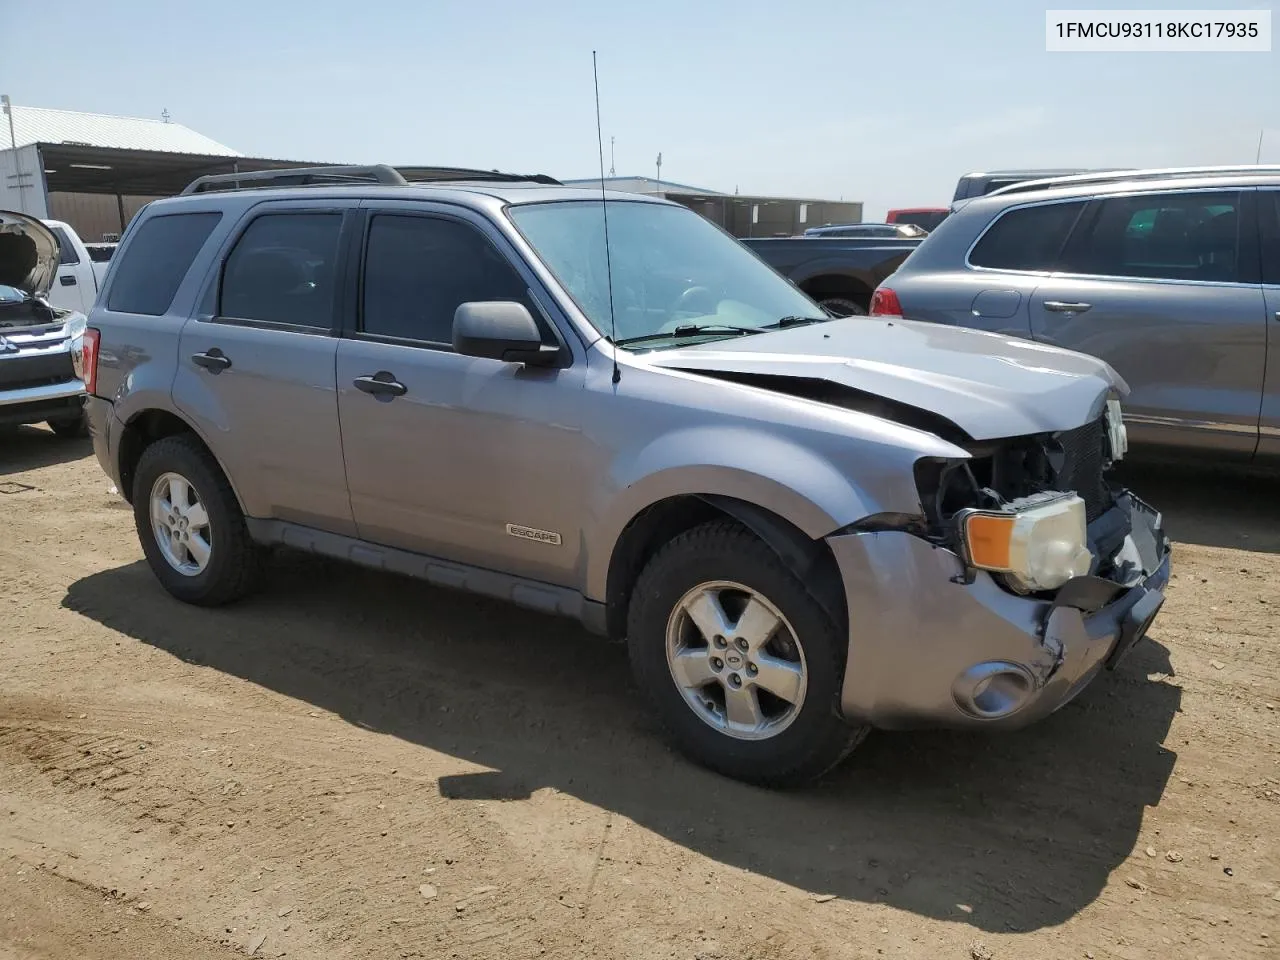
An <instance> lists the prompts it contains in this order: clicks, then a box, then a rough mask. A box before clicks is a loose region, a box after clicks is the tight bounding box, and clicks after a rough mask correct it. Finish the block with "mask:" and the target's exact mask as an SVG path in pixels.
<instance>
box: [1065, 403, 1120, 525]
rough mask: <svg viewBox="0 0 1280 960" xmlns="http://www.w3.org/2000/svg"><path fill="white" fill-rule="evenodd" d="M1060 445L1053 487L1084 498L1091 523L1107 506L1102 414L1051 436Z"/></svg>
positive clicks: (1104, 434)
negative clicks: (1060, 459) (1058, 461)
mask: <svg viewBox="0 0 1280 960" xmlns="http://www.w3.org/2000/svg"><path fill="white" fill-rule="evenodd" d="M1055 439H1056V440H1057V442H1058V444H1059V446H1060V447H1061V451H1062V453H1061V456H1062V461H1061V466H1060V467H1059V468H1058V470H1057V475H1058V477H1057V486H1058V487H1059V488H1060V489H1063V490H1074V491H1075V492H1076V494H1077V495H1078V496H1079V497H1080V498H1081V499H1082V500H1083V501H1084V505H1085V513H1086V515H1087V516H1088V519H1089V522H1090V523H1092V522H1093V521H1094V520H1096V519H1097V518H1098V517H1100V516H1102V515H1103V514H1104V513H1106V511H1107V509H1108V508H1109V507H1110V506H1111V492H1110V491H1109V490H1108V489H1107V482H1106V480H1105V479H1104V478H1103V467H1104V465H1105V464H1106V461H1107V443H1108V437H1107V425H1106V422H1105V420H1104V419H1103V418H1102V417H1099V418H1098V419H1097V420H1094V421H1093V422H1092V423H1086V424H1085V425H1084V426H1083V427H1076V428H1075V429H1074V430H1063V431H1062V432H1061V433H1059V434H1058V435H1057V437H1056V438H1055Z"/></svg>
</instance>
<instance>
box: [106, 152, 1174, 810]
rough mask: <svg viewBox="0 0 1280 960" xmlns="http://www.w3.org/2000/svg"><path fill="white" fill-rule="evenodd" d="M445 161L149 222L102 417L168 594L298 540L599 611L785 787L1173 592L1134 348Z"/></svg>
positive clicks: (112, 292) (117, 311)
mask: <svg viewBox="0 0 1280 960" xmlns="http://www.w3.org/2000/svg"><path fill="white" fill-rule="evenodd" d="M416 177H417V180H418V182H414V183H409V182H407V181H406V179H405V177H404V176H402V175H401V172H400V171H397V170H394V169H392V168H389V167H373V168H338V169H334V168H322V169H319V170H310V171H308V170H303V171H296V170H294V171H281V172H273V173H264V174H260V175H241V176H240V177H239V178H238V179H237V178H234V177H231V178H228V177H215V178H213V179H204V180H202V181H197V182H196V183H194V184H192V185H191V186H190V187H188V188H187V190H186V191H185V192H184V193H185V195H183V196H180V197H175V198H170V199H166V200H161V201H156V202H154V203H152V204H150V205H149V206H147V207H146V208H145V209H144V210H143V211H142V212H141V213H140V214H139V215H138V217H137V218H136V219H135V220H134V222H133V223H132V224H131V225H130V227H129V229H128V231H127V233H126V235H125V236H124V237H123V238H122V240H121V242H120V248H119V252H118V253H117V254H116V256H115V258H114V261H115V262H114V263H113V266H112V270H111V273H110V275H109V277H108V278H107V281H106V285H105V287H104V290H103V292H102V295H101V296H100V297H99V300H98V303H97V306H96V307H95V308H94V310H93V313H92V316H91V317H90V327H89V330H88V331H87V333H86V335H85V344H84V355H85V367H86V370H87V374H86V376H87V386H88V390H89V392H90V394H91V395H92V396H91V399H90V401H89V405H90V420H91V430H92V434H93V439H94V446H95V449H96V452H97V456H98V458H99V460H100V461H101V464H102V466H103V468H104V469H105V470H106V472H107V473H108V474H109V475H110V476H111V477H112V479H114V480H115V481H116V482H117V484H118V486H119V489H120V490H121V491H122V493H123V495H124V497H125V498H127V499H128V500H129V501H130V502H131V503H132V505H133V510H134V515H135V518H136V522H137V529H138V535H139V537H140V539H141V543H142V548H143V550H144V551H145V554H146V557H147V561H148V562H149V564H150V566H151V568H152V570H153V571H154V572H155V575H156V577H157V578H158V579H159V580H160V582H161V583H162V584H163V585H164V587H165V588H166V589H167V590H169V592H170V593H172V594H173V595H174V596H176V597H178V598H180V599H182V600H185V601H188V602H190V603H195V604H219V603H225V602H227V601H230V600H233V599H235V598H237V597H239V596H241V595H243V594H245V593H246V591H248V590H250V589H252V588H254V587H256V586H257V585H258V584H259V582H260V580H261V577H262V561H263V558H264V555H265V553H266V551H267V548H269V547H272V546H276V545H284V546H287V547H294V548H299V549H302V550H309V551H313V552H316V553H321V554H326V555H328V556H332V557H337V558H340V559H342V560H348V561H353V562H355V563H359V564H364V565H367V566H370V567H375V568H378V569H384V570H389V571H395V572H398V573H401V574H406V575H409V576H412V577H419V578H421V579H423V580H425V581H427V582H429V583H433V584H438V585H442V586H448V587H454V588H461V589H463V590H469V591H475V592H479V593H483V594H488V595H491V596H495V597H499V598H502V599H505V600H509V601H512V602H514V603H516V604H520V605H522V606H524V607H527V608H530V609H533V610H537V611H541V612H544V613H551V614H560V615H564V616H568V617H574V618H577V619H579V620H581V621H582V622H583V623H584V624H585V625H586V626H587V627H588V628H589V629H591V630H592V631H594V632H596V633H599V634H602V635H604V636H607V637H610V638H613V639H616V640H624V639H625V642H626V644H627V647H628V650H629V654H630V658H631V662H632V665H633V668H634V673H635V677H636V680H637V683H638V685H639V686H640V688H641V689H642V690H643V691H644V693H645V694H647V696H648V698H649V701H650V702H651V703H652V705H653V708H654V710H655V711H656V713H657V714H658V716H659V717H660V718H661V720H662V721H663V722H664V723H665V725H666V727H667V729H668V730H669V731H670V734H671V737H672V739H673V741H674V742H675V744H677V745H678V746H679V747H680V748H681V749H682V750H684V751H685V752H686V753H687V754H688V755H690V756H692V757H693V758H695V759H697V760H698V761H700V762H702V763H704V764H706V765H708V766H710V767H712V768H714V769H716V770H719V771H721V772H723V773H725V774H728V775H731V776H734V777H738V778H742V779H745V780H751V781H755V782H760V783H770V784H783V783H793V782H797V781H801V780H805V779H808V778H811V777H814V776H817V775H819V774H821V773H822V772H823V771H825V770H827V769H829V768H830V767H832V766H833V765H834V764H835V763H837V762H838V761H839V760H840V759H841V758H842V757H843V756H844V755H845V754H846V753H847V752H848V751H849V750H850V749H851V748H852V747H853V746H854V745H855V744H857V743H858V742H859V740H860V739H861V738H862V736H863V734H864V733H865V732H866V731H867V730H868V729H869V728H870V727H872V726H882V727H901V726H909V725H934V726H968V727H986V728H999V727H1012V726H1018V725H1021V724H1024V723H1029V722H1031V721H1033V720H1035V719H1037V718H1039V717H1043V716H1045V715H1046V714H1048V713H1050V712H1051V711H1053V710H1056V709H1057V708H1059V707H1061V706H1062V705H1063V704H1064V703H1066V702H1067V701H1069V700H1070V699H1071V698H1072V697H1074V696H1075V695H1076V694H1077V693H1078V692H1079V691H1080V690H1081V689H1082V688H1083V687H1084V686H1085V685H1086V684H1088V683H1089V682H1090V681H1091V680H1092V679H1093V678H1094V677H1095V676H1096V675H1097V674H1098V673H1099V671H1100V670H1101V669H1102V668H1103V667H1104V665H1112V664H1114V663H1115V662H1116V661H1117V659H1118V658H1120V657H1121V656H1123V654H1124V653H1125V652H1126V651H1127V650H1128V649H1129V648H1130V647H1131V646H1132V644H1133V643H1134V642H1135V641H1137V640H1138V639H1139V638H1140V637H1142V636H1143V634H1144V633H1145V631H1146V630H1147V628H1148V626H1149V625H1150V623H1151V622H1152V620H1153V618H1154V617H1155V616H1156V614H1157V611H1158V610H1159V608H1160V606H1161V603H1162V602H1163V590H1164V587H1165V585H1166V582H1167V580H1168V577H1169V554H1168V542H1167V540H1166V538H1165V535H1164V533H1163V529H1162V524H1161V520H1160V516H1159V514H1158V513H1156V512H1155V511H1154V510H1153V509H1151V508H1150V507H1148V506H1147V505H1145V504H1144V503H1143V502H1142V501H1140V500H1139V499H1138V498H1137V497H1135V496H1133V495H1132V494H1131V493H1129V492H1127V491H1124V490H1121V489H1118V488H1116V487H1113V486H1111V485H1110V484H1109V483H1108V481H1107V480H1106V478H1105V475H1104V474H1105V471H1106V469H1107V468H1108V467H1109V465H1110V464H1111V462H1112V461H1114V460H1115V459H1117V458H1119V457H1121V456H1122V455H1123V453H1124V449H1125V442H1126V441H1125V434H1124V428H1123V424H1122V422H1121V418H1120V416H1119V413H1118V409H1119V399H1120V397H1121V396H1122V395H1123V392H1124V391H1123V385H1122V383H1121V381H1120V380H1119V379H1118V378H1117V377H1116V376H1115V375H1114V374H1113V372H1112V371H1111V370H1110V368H1108V367H1107V366H1106V364H1104V363H1101V362H1100V361H1098V360H1095V359H1093V358H1090V357H1087V356H1083V355H1080V354H1076V353H1070V352H1067V351H1061V350H1052V349H1047V348H1043V347H1037V346H1035V345H1032V344H1028V343H1024V342H1021V341H1011V340H1007V339H1005V338H1002V337H996V336H992V335H989V334H982V333H976V332H972V331H966V330H956V329H954V328H949V327H943V326H936V325H929V324H918V323H909V322H903V321H898V320H891V321H885V320H874V319H866V318H857V319H835V318H832V317H829V316H827V315H825V314H823V312H822V311H821V310H820V309H819V308H818V307H817V305H816V304H814V302H813V301H812V300H810V299H808V298H807V297H806V296H804V295H803V294H802V293H800V292H799V291H798V290H797V289H796V288H795V287H793V286H792V285H791V284H789V283H787V282H786V281H785V280H784V279H782V278H781V277H780V276H779V275H778V274H776V273H775V272H774V271H772V270H771V269H769V268H768V267H767V266H766V265H765V264H764V263H763V262H762V261H761V260H759V259H758V258H757V257H756V256H754V255H753V254H752V253H751V252H750V251H749V250H747V249H746V247H745V246H744V245H742V244H740V243H739V242H737V241H735V240H734V239H732V238H731V237H729V236H728V235H727V234H726V233H724V232H723V231H722V230H720V229H719V228H717V227H715V226H713V225H712V224H711V223H710V222H708V221H707V220H705V219H704V218H702V217H701V216H699V215H698V214H696V213H694V212H692V211H690V210H688V209H687V208H684V207H682V206H679V205H677V204H674V203H669V202H666V201H661V200H656V199H654V198H650V197H642V196H637V195H634V194H624V193H609V194H607V195H604V196H602V194H601V193H600V192H599V191H592V190H586V189H568V188H565V187H563V186H558V185H556V184H555V183H554V181H552V182H550V183H548V182H547V179H548V178H544V177H539V178H520V177H516V176H505V175H501V174H497V173H482V172H464V171H449V170H445V171H437V172H435V173H434V174H433V173H432V172H431V171H429V170H426V169H420V170H418V171H417V173H416ZM281 184H286V185H285V186H282V185H281ZM530 627H531V631H530V635H529V636H528V637H524V638H516V639H513V642H535V643H536V642H537V621H536V620H535V621H530Z"/></svg>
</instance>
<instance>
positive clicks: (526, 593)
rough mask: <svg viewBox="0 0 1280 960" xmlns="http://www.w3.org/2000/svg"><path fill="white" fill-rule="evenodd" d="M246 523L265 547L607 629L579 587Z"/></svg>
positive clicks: (291, 526) (292, 527) (305, 530)
mask: <svg viewBox="0 0 1280 960" xmlns="http://www.w3.org/2000/svg"><path fill="white" fill-rule="evenodd" d="M244 522H245V526H246V527H248V529H249V536H251V537H252V538H253V539H254V540H255V541H256V542H258V543H260V544H263V545H264V546H274V545H280V546H284V547H289V548H290V549H293V550H301V551H303V552H305V553H316V554H320V555H322V556H326V557H333V558H334V559H337V560H345V561H347V562H349V563H355V564H359V565H360V566H362V567H369V568H371V569H374V570H385V571H387V572H389V573H398V574H401V575H402V576H407V577H413V578H414V579H416V580H424V581H426V582H427V583H430V584H432V585H433V586H437V587H448V588H450V589H453V590H461V591H463V592H465V593H474V594H479V595H481V596H486V597H493V598H495V599H497V600H505V601H506V602H508V603H512V604H515V605H516V606H518V607H523V608H525V609H527V610H537V611H538V612H539V613H549V614H552V615H554V616H560V617H568V618H570V619H572V620H577V621H579V622H581V623H582V625H583V626H584V627H585V628H586V629H587V630H589V631H590V632H592V633H594V634H598V635H600V636H605V633H606V631H605V606H604V604H603V603H598V602H597V601H595V600H588V599H587V598H586V597H584V596H583V595H582V594H581V593H579V592H578V591H577V590H570V589H569V588H567V587H557V586H553V585H552V584H549V583H542V582H541V581H538V580H528V579H525V578H524V577H516V576H512V575H511V574H507V573H498V572H496V571H494V570H486V569H484V568H482V567H472V566H468V565H467V564H465V563H454V562H452V561H450V560H441V559H440V558H438V557H429V556H426V555H425V554H421V553H412V552H410V551H408V550H399V549H396V548H395V547H385V546H382V545H381V544H376V543H369V542H367V541H365V540H357V539H356V538H354V537H344V536H342V535H341V534H337V533H327V532H325V531H323V530H315V529H312V528H311V527H304V526H302V525H301V524H297V523H288V522H286V521H284V520H256V519H253V518H251V517H245V521H244Z"/></svg>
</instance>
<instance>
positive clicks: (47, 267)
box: [0, 210, 58, 297]
mask: <svg viewBox="0 0 1280 960" xmlns="http://www.w3.org/2000/svg"><path fill="white" fill-rule="evenodd" d="M57 275H58V238H57V237H55V236H54V235H53V231H52V230H50V229H49V228H48V227H46V226H45V225H44V224H43V223H41V222H40V221H39V220H38V219H36V218H35V217H31V216H28V215H27V214H25V213H17V212H16V211H13V210H0V284H3V285H5V286H9V287H17V288H18V289H19V290H22V291H25V292H26V293H29V294H31V295H32V296H35V297H43V296H44V295H45V294H47V293H48V292H49V288H50V287H52V286H53V278H54V277H56V276H57Z"/></svg>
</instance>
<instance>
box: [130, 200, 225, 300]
mask: <svg viewBox="0 0 1280 960" xmlns="http://www.w3.org/2000/svg"><path fill="white" fill-rule="evenodd" d="M221 219H222V214H221V213H219V212H217V211H210V212H205V213H173V214H166V215H164V216H159V217H151V218H150V219H148V220H146V221H144V222H143V223H142V224H141V225H140V226H139V227H138V232H137V235H136V236H134V237H133V238H132V239H131V240H130V241H129V244H128V247H127V248H126V250H125V253H124V255H123V256H122V257H121V258H120V262H119V263H118V264H116V267H115V276H114V278H113V279H112V281H111V293H110V295H109V296H108V297H107V309H108V310H111V311H113V312H118V313H140V314H143V315H145V316H153V317H158V316H160V315H161V314H162V313H164V312H165V311H166V310H168V309H169V305H170V304H171V303H173V297H174V294H176V293H177V292H178V285H179V284H181V283H182V278H183V277H185V276H186V275H187V271H188V270H190V269H191V263H192V261H194V260H195V258H196V254H197V253H199V252H200V248H201V247H202V246H204V242H205V241H206V240H208V239H209V234H210V233H212V232H213V228H214V227H216V226H217V225H218V221H219V220H221Z"/></svg>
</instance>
